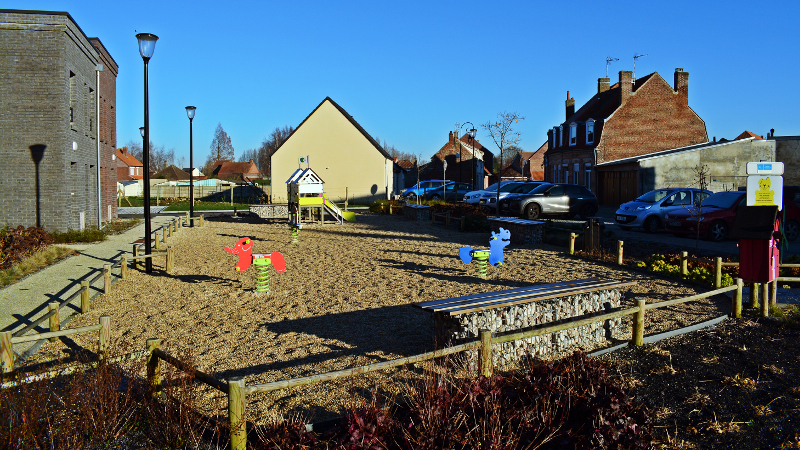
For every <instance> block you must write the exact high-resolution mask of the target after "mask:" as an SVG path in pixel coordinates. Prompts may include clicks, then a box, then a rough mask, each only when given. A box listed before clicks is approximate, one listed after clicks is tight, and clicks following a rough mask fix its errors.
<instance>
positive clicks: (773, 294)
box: [769, 279, 778, 306]
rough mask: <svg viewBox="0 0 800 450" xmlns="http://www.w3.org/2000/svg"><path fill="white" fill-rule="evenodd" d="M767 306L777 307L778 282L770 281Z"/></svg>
mask: <svg viewBox="0 0 800 450" xmlns="http://www.w3.org/2000/svg"><path fill="white" fill-rule="evenodd" d="M769 293H770V295H769V304H770V305H772V306H777V305H778V280H777V279H775V280H772V282H771V283H770V292H769Z"/></svg>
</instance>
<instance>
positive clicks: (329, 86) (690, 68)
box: [5, 0, 800, 165]
mask: <svg viewBox="0 0 800 450" xmlns="http://www.w3.org/2000/svg"><path fill="white" fill-rule="evenodd" d="M5 8H18V9H35V10H47V11H67V12H69V13H70V15H71V16H72V17H73V18H74V19H75V21H76V22H77V23H78V25H79V26H80V27H81V28H82V29H83V31H84V33H86V35H87V36H90V37H95V36H96V37H99V38H100V40H101V41H102V42H103V43H104V45H105V46H106V48H107V49H108V50H109V52H110V53H111V55H112V56H113V58H114V59H115V60H116V62H117V63H118V64H119V66H120V71H119V76H118V78H117V111H118V115H117V135H118V140H117V145H118V147H122V146H123V145H125V144H126V143H127V142H128V141H130V140H137V141H139V140H141V138H140V137H139V130H138V128H139V127H140V126H142V125H143V114H144V113H143V107H144V106H143V63H142V60H141V58H140V56H139V52H138V47H137V42H136V38H135V34H136V32H149V33H153V34H156V35H158V36H159V38H160V39H159V41H158V43H157V45H156V49H155V54H154V56H153V59H152V60H151V61H150V125H151V133H150V135H151V140H152V141H153V142H154V143H155V144H157V145H164V146H165V147H166V148H167V149H170V148H174V149H175V153H176V157H177V158H179V157H181V156H184V157H185V158H186V165H188V155H189V136H188V135H189V124H188V119H187V117H186V113H185V110H184V107H185V106H187V105H194V106H196V107H197V115H196V117H195V119H194V158H195V165H201V164H202V163H203V162H204V161H205V159H206V157H207V155H208V153H209V146H210V144H211V140H212V138H213V133H214V129H215V128H216V126H217V124H218V123H221V124H222V126H223V128H224V129H225V131H226V132H227V133H228V134H229V135H230V137H231V139H232V143H233V146H234V149H235V151H236V154H237V156H238V155H240V154H241V153H242V152H243V151H244V150H247V149H251V148H257V147H258V146H259V145H260V144H261V141H262V140H263V139H264V137H265V136H267V135H268V134H269V133H270V131H272V130H273V129H274V128H276V127H283V126H285V125H291V126H295V127H296V126H297V125H298V124H299V123H300V122H301V121H302V120H303V119H304V118H305V117H306V116H307V115H308V114H309V113H310V112H311V111H312V110H313V109H314V108H315V107H316V106H317V105H318V104H319V103H320V102H321V101H322V100H323V99H324V98H325V97H326V96H330V97H331V98H332V99H333V100H335V101H336V102H337V103H339V105H341V106H342V107H343V108H344V109H345V110H346V111H348V112H349V113H350V114H351V115H352V116H353V117H354V118H355V119H356V120H357V121H358V122H359V123H360V124H361V125H362V126H363V127H364V129H365V130H367V132H368V133H370V134H371V135H372V136H377V137H379V138H380V139H381V140H382V141H386V142H387V143H388V144H390V145H393V146H395V147H396V148H397V149H398V150H401V151H404V152H408V153H414V154H421V155H422V156H423V158H426V159H427V158H429V157H430V156H431V155H432V154H433V153H434V152H435V151H437V150H438V149H439V148H440V147H441V146H442V145H443V144H444V143H445V142H446V139H447V133H448V131H450V130H452V129H453V128H454V125H455V123H457V122H459V123H464V122H467V121H469V122H472V123H473V124H475V125H476V126H477V125H479V124H481V123H486V122H488V121H490V120H493V119H494V118H495V117H496V115H497V113H499V112H502V111H507V112H512V111H516V112H518V113H520V114H521V115H522V116H524V117H525V118H526V119H525V121H523V122H521V123H520V124H519V125H518V126H517V129H518V130H519V131H520V132H521V133H522V136H521V137H522V140H521V146H522V148H523V149H525V150H528V151H533V150H535V149H537V148H538V147H539V146H540V145H541V144H542V143H543V142H544V141H545V139H546V132H547V129H548V128H551V127H553V126H554V125H557V124H559V123H560V122H562V121H563V120H564V100H565V99H566V92H567V91H568V90H569V91H570V92H571V95H572V96H573V97H574V98H575V100H576V105H577V107H580V105H582V104H583V103H584V102H586V101H587V100H588V99H589V98H590V97H591V96H592V95H593V94H594V93H596V90H597V78H599V77H603V76H605V70H606V62H605V60H606V57H607V56H612V57H617V58H619V61H616V62H613V63H612V64H611V66H610V67H609V70H608V73H609V77H610V78H611V82H612V84H613V83H614V82H615V81H616V79H617V77H618V75H617V73H618V71H620V70H632V69H633V56H634V55H636V54H647V55H648V56H646V57H642V58H640V59H638V60H637V63H636V75H637V77H641V76H644V75H646V74H648V73H652V72H658V73H659V74H660V75H661V76H662V77H663V78H664V79H665V80H667V82H669V83H670V84H672V77H673V75H672V74H673V71H674V69H675V68H676V67H682V68H684V70H685V71H687V72H689V74H690V76H689V105H690V106H691V107H692V108H693V109H694V110H695V111H696V112H697V113H698V114H699V115H700V117H701V118H703V120H705V122H706V126H707V129H708V135H709V138H712V137H713V136H716V137H717V138H718V139H719V138H721V137H725V138H728V139H731V138H733V137H735V136H737V135H738V134H740V133H741V132H742V131H744V130H750V131H752V132H754V133H757V134H760V135H765V134H766V133H767V132H768V130H769V129H770V128H774V129H775V130H776V131H775V132H776V135H778V136H781V135H800V122H798V114H797V107H798V106H797V105H798V104H800V89H799V86H800V84H799V83H798V81H797V80H798V79H800V78H798V74H799V73H800V58H798V54H797V53H798V50H797V48H798V47H797V40H798V39H797V38H798V32H797V28H796V20H797V17H798V13H800V2H797V1H796V0H793V1H779V2H764V3H753V2H744V1H729V2H722V3H721V2H716V1H713V2H712V1H693V2H682V1H665V2H642V1H636V2H602V3H601V2H587V1H574V2H569V3H563V2H538V1H497V2H486V1H484V2H478V1H459V2H450V1H430V0H429V1H403V2H388V1H376V0H372V1H305V2H285V1H284V2H269V1H264V2H236V1H229V2H211V1H200V0H198V1H162V2H144V3H142V2H108V1H103V2H100V1H56V0H25V1H24V2H20V3H19V4H17V5H13V4H10V5H6V6H5ZM478 128H479V133H478V139H479V140H480V141H481V142H482V143H483V144H484V145H486V146H487V147H488V148H489V149H491V150H493V149H494V146H493V145H492V144H491V141H490V138H489V137H488V135H487V133H486V132H484V131H483V130H481V129H480V127H478Z"/></svg>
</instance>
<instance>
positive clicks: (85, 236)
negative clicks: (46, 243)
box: [50, 226, 107, 244]
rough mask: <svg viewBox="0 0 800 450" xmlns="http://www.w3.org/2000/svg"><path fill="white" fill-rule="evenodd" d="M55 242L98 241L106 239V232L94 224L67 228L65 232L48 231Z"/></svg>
mask: <svg viewBox="0 0 800 450" xmlns="http://www.w3.org/2000/svg"><path fill="white" fill-rule="evenodd" d="M50 235H51V236H53V241H54V242H55V243H56V244H72V243H75V242H99V241H105V240H106V237H107V236H106V233H104V232H103V230H101V229H98V228H97V227H95V226H92V227H88V228H86V229H83V230H73V229H71V228H70V229H67V231H66V232H61V231H54V232H52V233H50Z"/></svg>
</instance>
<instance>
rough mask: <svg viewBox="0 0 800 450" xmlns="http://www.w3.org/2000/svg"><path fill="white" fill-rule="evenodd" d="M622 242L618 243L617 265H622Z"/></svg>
mask: <svg viewBox="0 0 800 450" xmlns="http://www.w3.org/2000/svg"><path fill="white" fill-rule="evenodd" d="M622 245H623V243H622V241H617V264H619V265H620V266H621V265H622Z"/></svg>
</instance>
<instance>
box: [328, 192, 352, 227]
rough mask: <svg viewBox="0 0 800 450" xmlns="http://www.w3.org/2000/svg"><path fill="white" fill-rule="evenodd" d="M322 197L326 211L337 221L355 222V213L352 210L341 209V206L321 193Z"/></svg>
mask: <svg viewBox="0 0 800 450" xmlns="http://www.w3.org/2000/svg"><path fill="white" fill-rule="evenodd" d="M322 198H323V205H324V206H325V210H326V211H328V213H329V214H330V215H332V216H333V217H334V218H335V219H336V220H338V221H339V223H343V221H345V220H346V221H348V222H355V221H356V214H355V213H354V212H352V211H342V209H341V208H339V207H338V206H336V204H335V203H333V202H332V201H330V200H328V197H326V196H325V194H322Z"/></svg>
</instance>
